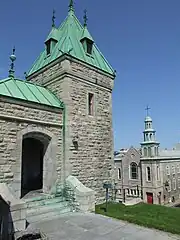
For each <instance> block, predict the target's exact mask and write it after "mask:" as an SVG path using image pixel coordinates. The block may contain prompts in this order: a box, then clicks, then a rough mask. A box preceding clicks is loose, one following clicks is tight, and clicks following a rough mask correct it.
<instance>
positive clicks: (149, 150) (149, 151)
mask: <svg viewBox="0 0 180 240" xmlns="http://www.w3.org/2000/svg"><path fill="white" fill-rule="evenodd" d="M148 157H151V147H148Z"/></svg>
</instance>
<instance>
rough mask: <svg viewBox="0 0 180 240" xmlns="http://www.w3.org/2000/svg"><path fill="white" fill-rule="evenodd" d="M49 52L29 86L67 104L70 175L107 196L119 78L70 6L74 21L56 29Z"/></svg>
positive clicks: (34, 67) (69, 17)
mask: <svg viewBox="0 0 180 240" xmlns="http://www.w3.org/2000/svg"><path fill="white" fill-rule="evenodd" d="M54 18H55V17H54V15H53V18H52V20H53V23H52V29H51V31H50V33H49V35H48V37H47V39H46V40H45V47H44V50H43V51H42V53H41V54H40V55H39V57H38V58H37V59H36V61H35V62H34V64H33V65H32V67H31V69H30V70H29V72H28V73H27V81H31V82H33V83H37V84H40V85H42V86H44V87H45V88H48V89H49V90H51V91H52V92H53V93H54V94H55V95H56V96H57V97H59V98H60V99H61V100H62V101H63V102H64V104H65V111H66V114H65V128H66V130H65V136H63V139H64V145H65V152H64V155H65V162H64V165H63V166H64V167H63V169H61V179H62V180H63V179H64V178H65V177H67V176H68V175H70V174H71V175H73V176H75V177H77V178H78V180H80V181H81V182H82V183H83V184H85V186H87V187H90V188H92V189H94V190H95V191H96V193H97V196H99V197H100V196H102V192H103V182H106V181H111V173H112V172H111V171H112V165H113V130H112V89H113V84H114V78H115V72H114V70H113V69H112V67H111V66H110V65H109V63H108V62H107V60H106V59H105V58H104V56H103V55H102V53H101V52H100V51H99V49H98V48H97V46H96V44H95V41H94V39H93V38H92V36H91V35H90V33H89V31H88V28H87V16H86V12H85V15H84V24H83V25H82V24H81V23H80V22H79V20H78V19H77V17H76V15H75V10H74V4H73V1H70V4H69V10H68V15H67V17H66V19H65V20H64V22H63V23H62V24H61V25H60V27H56V26H55V22H54Z"/></svg>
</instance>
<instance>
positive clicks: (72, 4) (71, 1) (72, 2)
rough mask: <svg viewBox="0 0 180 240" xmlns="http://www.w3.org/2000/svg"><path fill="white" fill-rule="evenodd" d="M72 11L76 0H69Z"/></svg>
mask: <svg viewBox="0 0 180 240" xmlns="http://www.w3.org/2000/svg"><path fill="white" fill-rule="evenodd" d="M70 11H74V1H73V0H70V2H69V12H70Z"/></svg>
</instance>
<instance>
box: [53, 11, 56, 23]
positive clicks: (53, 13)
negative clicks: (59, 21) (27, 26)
mask: <svg viewBox="0 0 180 240" xmlns="http://www.w3.org/2000/svg"><path fill="white" fill-rule="evenodd" d="M55 13H56V11H55V10H54V9H53V16H52V27H55V19H56V17H55Z"/></svg>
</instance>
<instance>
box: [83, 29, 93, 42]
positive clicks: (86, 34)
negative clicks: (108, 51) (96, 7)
mask: <svg viewBox="0 0 180 240" xmlns="http://www.w3.org/2000/svg"><path fill="white" fill-rule="evenodd" d="M84 38H87V39H89V40H91V41H92V42H94V40H93V38H92V37H91V35H90V33H89V31H88V29H87V27H84V29H83V34H82V37H81V39H84Z"/></svg>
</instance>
